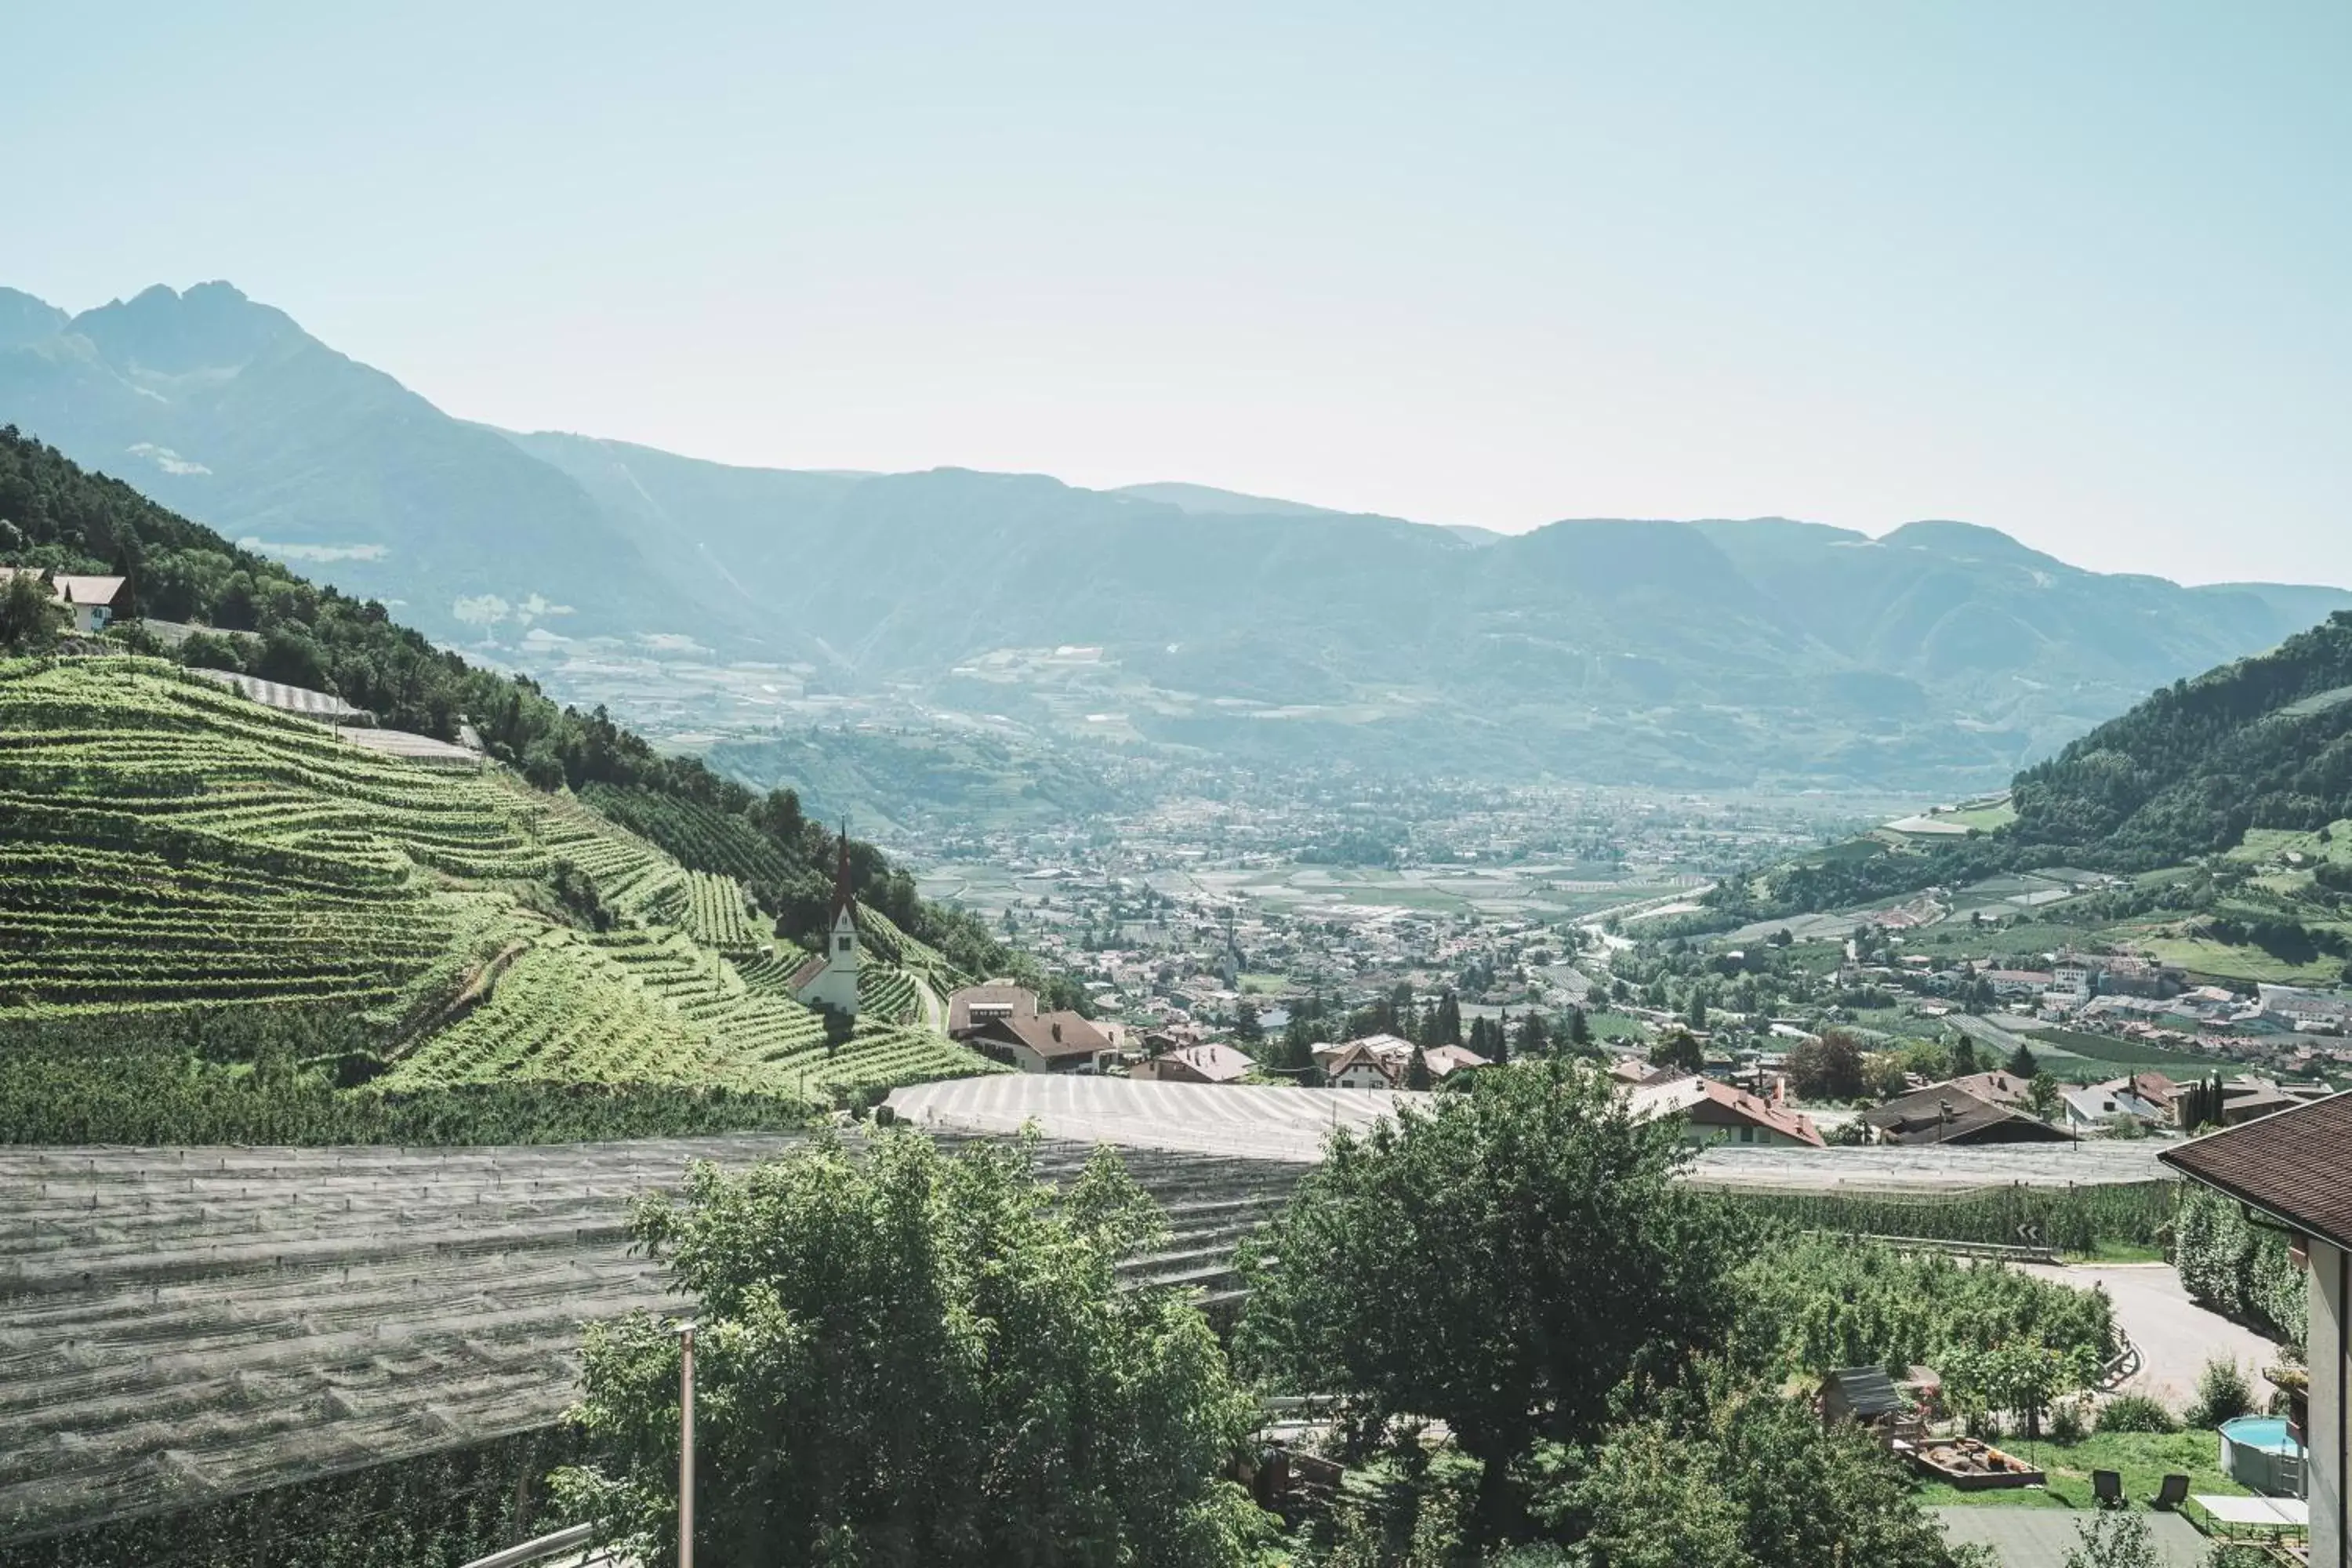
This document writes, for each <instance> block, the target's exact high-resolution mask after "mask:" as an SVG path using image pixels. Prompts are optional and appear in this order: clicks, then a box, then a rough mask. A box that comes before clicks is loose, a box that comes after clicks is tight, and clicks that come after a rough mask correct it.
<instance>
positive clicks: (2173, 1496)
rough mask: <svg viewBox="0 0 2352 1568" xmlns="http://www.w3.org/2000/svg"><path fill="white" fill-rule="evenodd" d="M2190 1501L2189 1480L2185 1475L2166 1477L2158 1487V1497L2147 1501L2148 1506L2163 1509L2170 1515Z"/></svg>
mask: <svg viewBox="0 0 2352 1568" xmlns="http://www.w3.org/2000/svg"><path fill="white" fill-rule="evenodd" d="M2188 1500H2189V1478H2188V1477H2187V1476H2183V1475H2169V1476H2167V1477H2165V1478H2164V1480H2163V1482H2162V1483H2161V1484H2160V1485H2158V1487H2157V1489H2156V1495H2155V1496H2154V1497H2152V1498H2150V1499H2148V1500H2147V1506H2148V1507H2150V1508H2160V1509H2163V1510H2165V1511H2167V1512H2170V1511H2171V1510H2174V1509H2177V1508H2179V1506H2180V1505H2181V1504H2182V1503H2184V1502H2187V1501H2188Z"/></svg>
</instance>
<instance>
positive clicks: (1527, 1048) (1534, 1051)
mask: <svg viewBox="0 0 2352 1568" xmlns="http://www.w3.org/2000/svg"><path fill="white" fill-rule="evenodd" d="M1574 1017H1575V1022H1573V1023H1571V1024H1570V1035H1569V1037H1570V1039H1571V1040H1572V1039H1575V1037H1576V1036H1575V1032H1574V1031H1575V1026H1576V1024H1577V1023H1581V1022H1582V1021H1583V1018H1584V1015H1583V1013H1582V1012H1578V1013H1577V1014H1576V1015H1575V1016H1574ZM1591 1039H1592V1031H1591V1030H1590V1029H1587V1030H1586V1031H1585V1032H1584V1039H1583V1041H1582V1042H1581V1043H1583V1044H1590V1043H1591ZM1519 1055H1521V1056H1523V1057H1548V1056H1549V1055H1551V1031H1550V1030H1549V1029H1548V1028H1546V1027H1545V1026H1544V1021H1543V1015H1542V1014H1540V1013H1535V1012H1530V1013H1529V1014H1528V1016H1526V1017H1524V1018H1522V1019H1520V1020H1519Z"/></svg>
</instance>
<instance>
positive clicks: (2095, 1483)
mask: <svg viewBox="0 0 2352 1568" xmlns="http://www.w3.org/2000/svg"><path fill="white" fill-rule="evenodd" d="M2091 1494H2092V1495H2093V1496H2094V1497H2095V1498H2097V1499H2098V1500H2099V1506H2100V1507H2101V1508H2122V1507H2124V1506H2125V1500H2124V1478H2123V1476H2122V1474H2121V1473H2120V1472H2118V1471H2115V1470H2093V1471H2092V1472H2091Z"/></svg>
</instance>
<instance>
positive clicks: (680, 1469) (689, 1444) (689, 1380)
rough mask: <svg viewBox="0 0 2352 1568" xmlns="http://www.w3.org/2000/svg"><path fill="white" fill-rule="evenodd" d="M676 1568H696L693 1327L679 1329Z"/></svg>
mask: <svg viewBox="0 0 2352 1568" xmlns="http://www.w3.org/2000/svg"><path fill="white" fill-rule="evenodd" d="M678 1346H679V1355H678V1363H677V1568H694V1325H693V1324H692V1323H684V1324H681V1325H679V1327H678Z"/></svg>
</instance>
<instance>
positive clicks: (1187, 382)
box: [0, 0, 2352, 584]
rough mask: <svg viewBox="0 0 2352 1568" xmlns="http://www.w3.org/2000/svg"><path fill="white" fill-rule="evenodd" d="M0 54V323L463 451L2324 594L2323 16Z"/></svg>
mask: <svg viewBox="0 0 2352 1568" xmlns="http://www.w3.org/2000/svg"><path fill="white" fill-rule="evenodd" d="M363 11H365V12H373V15H365V14H362V12H363ZM0 59H5V60H7V61H8V62H9V67H8V69H7V70H6V72H5V85H0V146H5V147H7V148H8V149H9V151H10V153H11V157H10V160H9V163H10V168H9V174H8V181H7V189H8V194H7V196H6V199H5V208H0V211H5V221H0V282H5V283H9V284H13V285H15V286H16V287H19V288H23V289H29V290H31V291H32V292H34V293H37V294H39V295H41V296H43V297H44V298H46V299H48V300H51V301H53V302H55V303H57V304H59V305H63V306H65V307H67V308H68V309H76V310H79V309H83V308H87V307H89V306H91V305H95V304H99V303H102V302H104V301H105V300H108V299H110V298H111V297H114V296H117V295H127V294H130V293H132V292H135V291H136V290H137V289H141V288H142V287H144V286H146V285H147V284H149V283H152V282H156V281H164V282H170V283H173V284H174V285H177V286H185V285H187V284H189V283H193V282H196V281H199V280H202V279H210V278H226V279H230V280H232V281H234V282H236V284H237V285H238V286H240V287H241V288H243V289H245V290H246V291H247V292H248V293H250V294H252V295H254V296H255V297H256V298H257V299H261V300H268V301H270V302H272V303H275V304H278V305H280V306H283V307H284V308H285V309H287V310H289V311H290V312H292V314H293V315H294V316H295V317H296V318H297V319H298V320H299V321H302V322H303V324H304V325H306V326H307V327H309V328H310V330H311V331H313V332H315V333H317V334H318V335H319V336H320V337H321V338H324V339H325V340H326V341H327V342H330V343H331V344H333V345H335V346H336V347H338V348H340V349H341V350H343V351H344V352H346V353H350V354H352V355H353V356H355V357H357V358H360V359H362V360H366V361H368V362H370V363H374V364H377V365H380V366H382V367H383V368H384V369H386V370H389V371H390V372H392V373H393V374H395V375H397V376H399V377H400V378H401V379H402V380H403V381H404V382H406V383H407V384H409V385H411V386H413V387H415V389H417V390H418V391H420V392H422V393H424V394H425V395H426V396H428V397H430V398H432V399H433V400H434V401H435V402H436V403H438V404H439V405H442V406H443V407H445V408H446V409H448V410H450V411H451V412H453V413H456V414H458V415H462V416H469V417H474V418H479V419H487V420H491V421H495V422H498V423H500V424H504V425H509V426H521V427H524V428H564V429H575V430H582V431H587V432H590V433H593V434H596V435H604V436H613V437H625V438H629V439H633V440H638V441H644V442H648V443H651V444H653V445H656V446H661V447H670V448H673V449H676V450H678V451H682V452H688V453H692V454H696V455H698V456H705V457H711V458H723V459H727V460H730V461H736V462H743V463H761V464H771V465H776V466H782V467H810V468H888V469H896V468H929V467H932V466H935V465H939V464H963V465H968V466H971V467H975V468H1017V469H1030V470H1041V471H1045V472H1048V473H1053V474H1056V475H1059V476H1061V477H1062V478H1064V479H1069V480H1071V481H1072V482H1074V483H1080V484H1090V485H1110V484H1119V483H1127V482H1132V481H1138V480H1143V479H1192V480H1197V481H1200V482H1202V483H1209V484H1217V485H1224V486H1228V487H1231V488H1234V489H1249V490H1255V491H1259V492H1262V493H1266V494H1272V495H1279V496H1287V497H1293V498H1297V499H1300V500H1313V501H1317V502H1319V503H1322V504H1324V505H1329V506H1339V507H1347V508H1350V509H1359V510H1378V511H1386V512H1391V513H1396V514H1400V515H1403V516H1408V517H1417V518H1424V519H1428V520H1432V521H1455V522H1477V523H1484V524H1486V525H1487V526H1489V527H1494V528H1500V529H1512V530H1516V529H1521V528H1527V527H1530V526H1533V525H1535V524H1538V523H1540V522H1544V521H1549V520H1551V519H1554V518H1559V517H1563V516H1700V515H1706V516H1748V515H1754V514H1762V513H1780V514H1785V515H1790V516H1797V517H1805V518H1812V519H1817V520H1820V521H1829V522H1836V523H1843V524H1845V525H1848V526H1852V527H1857V528H1863V529H1866V530H1870V531H1874V532H1879V531H1885V530H1886V529H1887V528H1890V527H1892V526H1894V525H1895V524H1896V523H1899V522H1902V521H1906V520H1908V519H1912V518H1917V517H1958V518H1966V519H1969V520H1971V521H1979V522H1985V523H1990V524H1992V525H1994V526H1997V527H2000V528H2004V529H2007V530H2009V531H2011V532H2013V533H2015V534H2018V535H2019V536H2020V537H2021V538H2023V539H2025V540H2027V541H2029V542H2032V543H2034V544H2036V545H2039V546H2041V547H2042V548H2044V549H2047V550H2050V551H2052V552H2055V553H2057V554H2060V555H2062V556H2064V557H2066V558H2068V559H2071V560H2074V561H2078V562H2081V563H2084V564H2086V565H2093V566H2098V567H2102V568H2105V569H2110V570H2116V569H2128V570H2147V571H2155V572H2160V573H2162V574H2166V575H2171V576H2178V577H2182V578H2186V579H2189V580H2192V581H2206V580H2214V579H2224V578H2231V577H2246V576H2258V575H2259V576H2268V577H2274V578H2292V579H2302V580H2306V581H2309V580H2326V581H2333V582H2336V583H2341V584H2352V506H2348V505H2347V491H2352V173H2347V171H2352V92H2347V90H2346V86H2345V84H2346V82H2347V79H2352V5H2347V4H2346V3H2345V0H2314V3H2311V4H2284V3H2263V0H2251V3H2249V4H2245V5H2217V4H2213V3H2211V0H2200V3H2197V4H2181V5H2168V4H2159V3H2156V0H2129V3H2120V4H2094V3H2088V0H2065V3H2064V4H2056V5H2053V4H2050V3H2049V0H2031V3H2015V4H2008V3H2002V0H1948V3H1944V4H1937V5H1906V4H1900V3H1892V0H1853V3H1851V4H1837V5H1832V4H1798V3H1773V0H1748V3H1746V4H1738V5H1732V4H1725V5H1674V4H1652V3H1648V0H1642V3H1633V0H1612V3H1610V4H1605V5H1575V4H1560V3H1552V4H1545V5H1525V6H1494V5H1464V4H1458V3H1457V4H1449V5H1420V6H1414V7H1397V6H1386V5H1377V4H1369V3H1367V0H1350V3H1348V4H1331V5H1315V6H1307V5H1283V6H1276V5H1224V4H1219V3H1213V0H1184V3H1183V4H1181V5H1174V4H1171V5H1134V4H1120V3H1118V0H1088V3H1086V4H1071V5H1020V4H1017V3H1012V0H1004V3H992V4H987V5H969V4H966V5H891V4H887V3H868V4H863V5H827V6H810V5H789V4H744V5H692V4H679V3H670V4H664V5H643V4H635V5H627V6H604V5H582V4H567V5H562V6H557V5H531V6H526V5H500V4H495V3H487V0H475V3H473V4H468V5H424V4H407V5H401V6H398V7H393V6H377V7H365V8H363V7H359V6H352V5H332V4H330V5H320V4H317V3H316V0H308V3H304V4H299V5H290V4H289V5H268V6H264V5H236V4H231V3H215V4H209V5H184V4H174V5H168V6H166V5H49V6H38V7H36V6H33V5H9V6H7V7H6V8H5V15H0ZM0 416H5V410H0Z"/></svg>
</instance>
